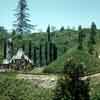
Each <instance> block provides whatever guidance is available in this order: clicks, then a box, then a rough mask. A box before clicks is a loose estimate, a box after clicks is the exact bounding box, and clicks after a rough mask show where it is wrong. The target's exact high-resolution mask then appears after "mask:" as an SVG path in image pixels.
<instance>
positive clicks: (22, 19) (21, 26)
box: [14, 0, 33, 35]
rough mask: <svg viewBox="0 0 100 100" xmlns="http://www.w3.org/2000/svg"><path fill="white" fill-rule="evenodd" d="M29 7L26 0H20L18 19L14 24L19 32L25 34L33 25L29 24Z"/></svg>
mask: <svg viewBox="0 0 100 100" xmlns="http://www.w3.org/2000/svg"><path fill="white" fill-rule="evenodd" d="M28 10H29V9H28V7H27V1H26V0H19V2H18V6H17V9H16V11H17V13H16V14H15V16H16V18H17V20H16V21H15V24H14V26H15V27H16V31H17V33H19V34H20V35H23V34H25V33H29V32H30V31H31V29H32V28H33V26H32V25H31V24H29V22H30V20H29V19H28V18H29V14H28V13H27V11H28Z"/></svg>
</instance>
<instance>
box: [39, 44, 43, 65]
mask: <svg viewBox="0 0 100 100" xmlns="http://www.w3.org/2000/svg"><path fill="white" fill-rule="evenodd" d="M39 55H40V66H42V65H43V64H42V44H40V48H39Z"/></svg>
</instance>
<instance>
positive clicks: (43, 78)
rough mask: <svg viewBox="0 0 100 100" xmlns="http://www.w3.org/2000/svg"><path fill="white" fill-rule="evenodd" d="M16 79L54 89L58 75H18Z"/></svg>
mask: <svg viewBox="0 0 100 100" xmlns="http://www.w3.org/2000/svg"><path fill="white" fill-rule="evenodd" d="M16 78H17V79H25V80H30V81H31V82H32V83H33V85H35V86H39V87H43V88H53V87H54V86H55V85H56V82H57V76H56V75H31V74H18V75H17V76H16Z"/></svg>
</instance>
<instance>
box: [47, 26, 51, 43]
mask: <svg viewBox="0 0 100 100" xmlns="http://www.w3.org/2000/svg"><path fill="white" fill-rule="evenodd" d="M47 33H48V42H50V41H51V35H50V25H48V28H47Z"/></svg>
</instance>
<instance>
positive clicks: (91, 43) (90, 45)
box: [88, 22, 96, 54]
mask: <svg viewBox="0 0 100 100" xmlns="http://www.w3.org/2000/svg"><path fill="white" fill-rule="evenodd" d="M95 44H96V24H95V23H94V22H93V23H92V25H91V33H90V37H89V41H88V48H89V50H88V52H89V53H90V54H93V51H94V45H95Z"/></svg>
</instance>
